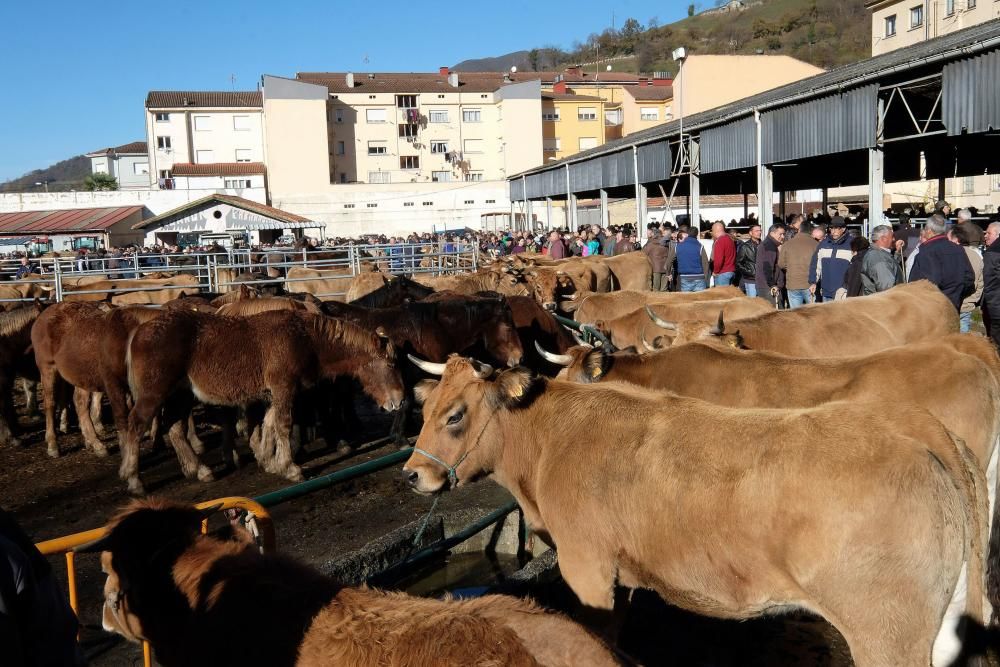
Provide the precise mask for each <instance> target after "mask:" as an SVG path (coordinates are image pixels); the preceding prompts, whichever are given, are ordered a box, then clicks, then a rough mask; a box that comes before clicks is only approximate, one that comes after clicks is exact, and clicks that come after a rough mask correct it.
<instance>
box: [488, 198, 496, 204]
mask: <svg viewBox="0 0 1000 667" xmlns="http://www.w3.org/2000/svg"><path fill="white" fill-rule="evenodd" d="M486 203H487V204H496V203H497V200H496V199H487V200H486Z"/></svg>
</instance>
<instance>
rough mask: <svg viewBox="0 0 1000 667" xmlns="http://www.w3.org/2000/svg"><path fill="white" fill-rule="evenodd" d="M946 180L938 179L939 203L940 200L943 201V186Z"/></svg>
mask: <svg viewBox="0 0 1000 667" xmlns="http://www.w3.org/2000/svg"><path fill="white" fill-rule="evenodd" d="M947 180H948V179H945V178H939V179H938V201H941V200H942V199H944V195H945V184H946V182H947Z"/></svg>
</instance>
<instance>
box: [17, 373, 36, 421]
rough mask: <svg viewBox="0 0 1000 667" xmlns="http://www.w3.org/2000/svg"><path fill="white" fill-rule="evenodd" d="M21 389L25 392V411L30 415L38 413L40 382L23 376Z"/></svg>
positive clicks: (33, 415)
mask: <svg viewBox="0 0 1000 667" xmlns="http://www.w3.org/2000/svg"><path fill="white" fill-rule="evenodd" d="M21 390H22V391H23V392H24V411H25V412H26V413H27V415H28V416H29V417H35V416H37V415H38V413H39V411H38V383H37V382H35V381H34V380H29V379H28V378H25V377H23V378H21Z"/></svg>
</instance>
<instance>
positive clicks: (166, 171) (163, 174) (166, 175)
mask: <svg viewBox="0 0 1000 667" xmlns="http://www.w3.org/2000/svg"><path fill="white" fill-rule="evenodd" d="M171 176H173V174H172V173H171V172H170V170H169V169H161V170H160V178H170V177H171Z"/></svg>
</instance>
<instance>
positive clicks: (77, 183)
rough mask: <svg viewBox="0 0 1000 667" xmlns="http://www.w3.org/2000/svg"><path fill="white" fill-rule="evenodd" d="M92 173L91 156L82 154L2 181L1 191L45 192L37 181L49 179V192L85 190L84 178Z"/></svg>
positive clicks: (0, 184)
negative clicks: (87, 156)
mask: <svg viewBox="0 0 1000 667" xmlns="http://www.w3.org/2000/svg"><path fill="white" fill-rule="evenodd" d="M89 174H90V158H86V157H84V156H82V155H77V156H76V157H71V158H69V159H68V160H63V161H61V162H56V163H55V164H54V165H52V166H51V167H46V168H45V169H35V170H34V171H30V172H28V173H27V174H25V175H24V176H21V177H20V178H14V179H11V180H9V181H7V182H5V183H0V192H44V191H45V188H44V187H42V186H40V185H37V186H36V185H35V183H41V182H44V181H49V192H66V191H69V190H83V179H84V178H86V177H87V176H88V175H89Z"/></svg>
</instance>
